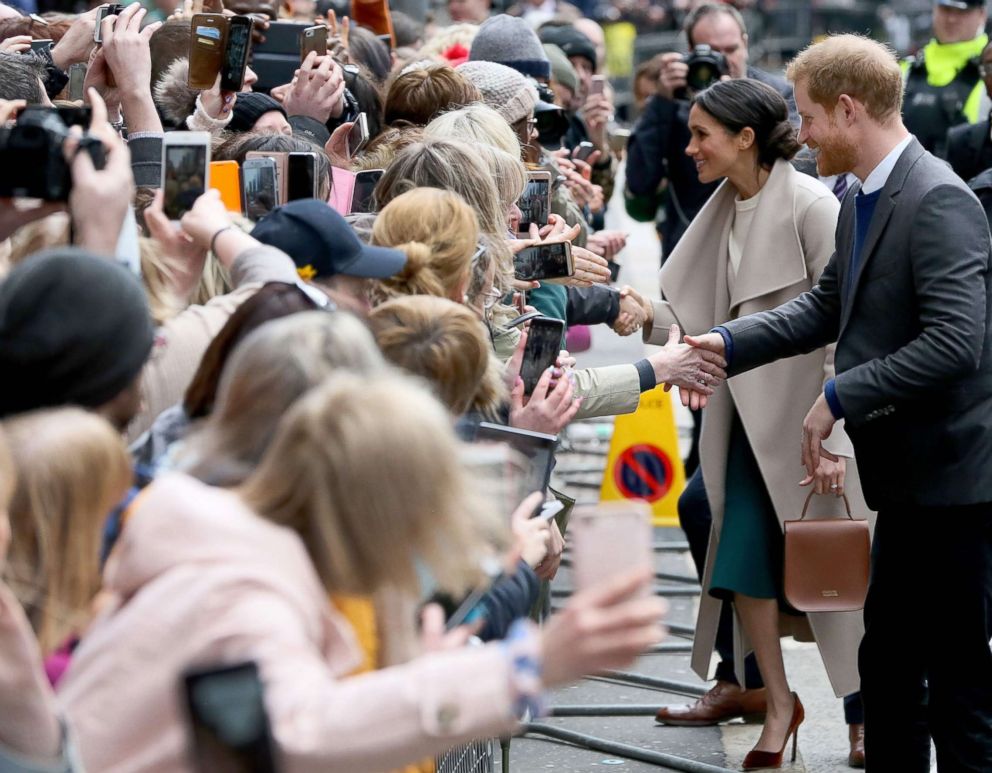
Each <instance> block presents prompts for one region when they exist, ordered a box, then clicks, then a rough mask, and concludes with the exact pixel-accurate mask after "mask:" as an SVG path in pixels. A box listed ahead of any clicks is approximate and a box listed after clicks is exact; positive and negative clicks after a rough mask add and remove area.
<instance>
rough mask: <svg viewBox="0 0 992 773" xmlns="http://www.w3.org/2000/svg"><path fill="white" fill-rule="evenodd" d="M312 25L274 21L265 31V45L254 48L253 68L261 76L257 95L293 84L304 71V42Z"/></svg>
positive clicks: (256, 89)
mask: <svg viewBox="0 0 992 773" xmlns="http://www.w3.org/2000/svg"><path fill="white" fill-rule="evenodd" d="M307 26H308V25H305V24H302V23H299V22H293V21H274V22H271V23H270V24H269V26H268V28H267V29H266V30H265V41H264V42H262V43H257V44H255V45H254V46H252V53H251V68H252V69H253V70H254V71H255V73H256V74H257V75H258V83H256V84H255V85H254V87H253V88H254V89H255V91H264V92H268V91H269V90H271V89H272V88H273V87H274V86H280V85H282V84H284V83H289V82H290V81H292V80H293V74H294V73H295V72H296V71H297V70H298V69H299V67H300V38H301V37H302V33H303V30H304V29H305V28H306V27H307Z"/></svg>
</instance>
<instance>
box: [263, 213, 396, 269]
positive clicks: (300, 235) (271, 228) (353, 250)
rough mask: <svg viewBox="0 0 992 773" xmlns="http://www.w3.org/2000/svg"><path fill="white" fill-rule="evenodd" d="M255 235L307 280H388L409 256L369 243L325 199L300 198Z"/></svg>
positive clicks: (266, 219)
mask: <svg viewBox="0 0 992 773" xmlns="http://www.w3.org/2000/svg"><path fill="white" fill-rule="evenodd" d="M251 235H252V236H253V237H255V238H256V239H258V240H259V241H260V242H262V244H267V245H269V246H270V247H275V248H276V249H279V250H282V251H283V252H285V253H286V254H287V255H289V257H291V258H292V259H293V262H294V263H295V264H296V270H297V272H298V273H299V275H300V277H301V278H302V279H305V280H308V281H309V280H311V279H327V278H328V277H331V276H334V275H335V274H343V275H345V276H357V277H362V278H368V279H385V278H386V277H390V276H394V275H395V274H398V273H399V272H400V271H402V270H403V267H404V266H405V265H406V254H405V253H403V252H401V251H400V250H394V249H392V248H390V247H372V246H370V245H368V244H364V243H363V242H362V240H361V239H359V238H358V234H356V233H355V231H354V229H352V227H351V226H350V225H348V223H347V222H345V219H344V218H343V217H341V215H340V214H338V213H337V212H336V211H335V210H333V209H331V207H330V206H329V205H328V204H327V203H326V202H323V201H320V200H318V199H297V200H296V201H291V202H289V203H288V204H284V205H283V206H281V207H276V208H275V209H273V210H272V212H270V213H269V214H268V215H266V216H265V217H263V218H262V219H261V220H260V221H259V222H258V225H256V226H255V228H254V230H253V231H252V232H251Z"/></svg>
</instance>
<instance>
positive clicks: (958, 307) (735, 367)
mask: <svg viewBox="0 0 992 773" xmlns="http://www.w3.org/2000/svg"><path fill="white" fill-rule="evenodd" d="M855 192H856V191H850V192H849V193H848V195H847V196H846V197H845V200H844V202H843V205H842V208H841V213H840V219H839V221H838V223H837V234H836V245H837V246H836V251H835V252H834V255H833V257H832V258H831V260H830V262H829V263H828V264H827V267H826V269H825V270H824V272H823V275H822V276H821V277H820V281H819V283H818V284H817V285H816V286H815V287H814V288H813V289H812V290H811V291H810V292H807V293H803V294H802V295H800V296H799V297H798V298H796V299H795V300H793V301H790V302H789V303H786V304H784V305H782V306H779V307H778V308H777V309H773V310H771V311H767V312H762V313H760V314H754V315H751V316H748V317H742V318H740V319H737V320H734V321H731V322H727V323H726V325H725V327H726V328H727V330H729V331H730V334H731V336H732V338H733V361H732V362H731V364H730V374H731V375H734V374H737V373H741V372H744V371H746V370H750V369H751V368H755V367H757V366H759V365H762V364H764V363H767V362H771V361H773V360H777V359H779V358H781V357H791V356H794V355H796V354H803V353H806V352H810V351H812V350H814V349H818V348H819V347H821V346H825V345H826V344H828V343H831V342H834V341H836V342H837V350H836V360H835V366H836V373H837V376H836V382H835V383H836V388H837V397H838V398H839V400H840V403H841V406H842V407H843V409H844V415H845V418H846V429H847V433H848V435H849V436H850V438H851V441H852V442H853V444H854V451H855V456H856V457H857V460H858V470H859V472H860V475H861V482H862V485H863V487H864V492H865V498H866V500H867V502H868V504H869V506H871V507H872V509H875V510H877V509H879V508H883V507H886V506H891V505H893V504H909V505H919V506H939V505H963V504H975V503H979V502H992V330H990V320H992V303H990V302H989V298H990V291H992V271H990V267H992V244H990V238H989V228H988V222H987V221H986V219H985V214H984V212H983V210H982V207H981V205H980V204H979V203H978V200H977V199H976V198H975V196H974V194H973V193H972V192H971V191H970V190H969V189H968V187H967V186H966V185H965V184H964V183H963V182H962V181H961V180H960V178H958V177H957V175H955V174H954V172H952V171H951V170H950V169H949V168H948V167H947V165H946V164H944V163H943V162H941V161H939V160H938V159H936V158H935V157H934V156H932V155H931V154H930V153H927V152H926V151H925V150H924V149H923V147H922V146H921V145H920V144H919V142H917V141H916V140H915V139H914V140H913V141H912V142H911V143H910V144H909V145H908V146H907V147H906V149H905V150H904V151H903V153H902V155H901V156H900V157H899V160H898V162H897V163H896V166H895V168H894V169H893V171H892V174H891V175H890V176H889V179H888V182H887V183H886V184H885V187H884V188H883V189H882V193H881V197H880V199H879V201H878V205H877V207H876V210H875V214H874V216H873V219H872V223H871V227H870V229H869V231H868V235H867V237H866V239H865V244H864V247H863V249H862V254H861V260H860V264H859V267H858V271H857V275H856V276H854V277H850V276H849V274H850V266H851V251H852V249H853V244H854V194H855ZM755 227H760V224H758V223H756V224H755ZM849 282H853V285H851V286H849ZM798 429H799V428H798V427H797V428H796V433H797V436H798Z"/></svg>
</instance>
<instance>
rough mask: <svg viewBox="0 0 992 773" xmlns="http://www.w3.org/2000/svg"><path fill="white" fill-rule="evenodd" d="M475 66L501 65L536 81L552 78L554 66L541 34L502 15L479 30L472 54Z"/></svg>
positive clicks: (517, 20) (484, 24)
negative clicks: (545, 50) (485, 64)
mask: <svg viewBox="0 0 992 773" xmlns="http://www.w3.org/2000/svg"><path fill="white" fill-rule="evenodd" d="M468 58H469V61H472V62H498V63H499V64H505V65H506V66H507V67H512V68H513V69H514V70H516V71H517V72H521V73H523V74H524V75H529V76H531V77H532V78H550V77H551V64H550V63H549V62H548V57H547V54H545V53H544V49H543V48H541V41H540V40H538V38H537V33H535V32H534V30H532V29H531V27H530V25H529V24H527V22H525V21H524V20H523V19H521V18H518V17H516V16H507V15H506V14H505V13H501V14H499V15H497V16H490V17H489V18H488V19H486V20H485V21H484V22H483V23H482V25H481V26H480V27H479V32H478V34H476V36H475V40H473V41H472V50H471V52H470V53H469V57H468Z"/></svg>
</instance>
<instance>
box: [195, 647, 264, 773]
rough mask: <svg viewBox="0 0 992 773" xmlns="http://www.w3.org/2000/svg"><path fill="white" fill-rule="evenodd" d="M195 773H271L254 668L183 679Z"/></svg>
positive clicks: (209, 672) (242, 666)
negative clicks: (201, 772)
mask: <svg viewBox="0 0 992 773" xmlns="http://www.w3.org/2000/svg"><path fill="white" fill-rule="evenodd" d="M183 681H184V686H185V690H186V705H187V707H188V710H189V717H190V721H191V724H192V729H193V733H192V741H193V743H192V746H193V748H192V752H193V754H192V756H193V760H194V767H195V769H196V770H197V771H203V773H206V771H210V772H211V773H275V770H276V765H275V759H274V743H273V741H272V733H271V730H270V727H269V720H268V716H267V715H266V712H265V701H264V698H265V696H264V691H263V688H262V682H261V680H260V679H259V676H258V667H257V666H256V665H255V664H254V663H242V664H238V665H234V666H225V667H221V668H216V669H210V670H204V671H197V672H191V673H187V674H185V675H184V678H183Z"/></svg>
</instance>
